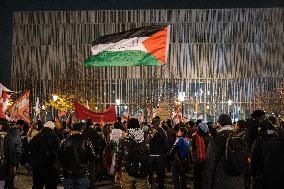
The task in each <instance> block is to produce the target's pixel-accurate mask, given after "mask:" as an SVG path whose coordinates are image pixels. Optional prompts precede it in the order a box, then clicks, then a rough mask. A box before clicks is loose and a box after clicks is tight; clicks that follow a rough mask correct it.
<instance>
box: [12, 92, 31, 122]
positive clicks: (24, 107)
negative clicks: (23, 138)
mask: <svg viewBox="0 0 284 189" xmlns="http://www.w3.org/2000/svg"><path fill="white" fill-rule="evenodd" d="M7 112H8V113H9V114H10V118H11V119H14V120H15V121H17V120H19V119H23V120H25V121H26V122H27V123H30V91H27V92H25V93H24V94H23V95H22V96H21V97H20V98H18V99H17V100H16V101H15V102H14V104H12V105H11V106H10V107H9V108H8V109H7Z"/></svg>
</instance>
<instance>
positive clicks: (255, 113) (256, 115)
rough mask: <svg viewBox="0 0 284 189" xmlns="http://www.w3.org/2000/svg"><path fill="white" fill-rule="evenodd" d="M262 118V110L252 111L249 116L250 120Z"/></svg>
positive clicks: (263, 113)
mask: <svg viewBox="0 0 284 189" xmlns="http://www.w3.org/2000/svg"><path fill="white" fill-rule="evenodd" d="M262 116H265V112H264V111H263V110H254V111H253V112H252V114H251V117H252V118H260V117H262Z"/></svg>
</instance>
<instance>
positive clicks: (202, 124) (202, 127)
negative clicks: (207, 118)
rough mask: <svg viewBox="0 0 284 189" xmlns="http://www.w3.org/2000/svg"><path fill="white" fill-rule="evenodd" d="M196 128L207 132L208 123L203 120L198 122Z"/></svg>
mask: <svg viewBox="0 0 284 189" xmlns="http://www.w3.org/2000/svg"><path fill="white" fill-rule="evenodd" d="M198 128H199V129H200V130H202V131H203V132H204V133H207V132H208V131H209V128H208V125H207V124H206V123H204V122H201V123H199V124H198Z"/></svg>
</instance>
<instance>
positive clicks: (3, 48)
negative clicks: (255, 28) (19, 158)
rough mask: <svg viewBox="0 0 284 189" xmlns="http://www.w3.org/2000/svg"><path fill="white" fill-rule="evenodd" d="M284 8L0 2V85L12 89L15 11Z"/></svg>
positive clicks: (169, 1)
mask: <svg viewBox="0 0 284 189" xmlns="http://www.w3.org/2000/svg"><path fill="white" fill-rule="evenodd" d="M283 5H284V1H283V0H231V1H230V0H0V82H1V83H2V84H4V85H5V86H7V87H8V88H9V87H10V79H11V78H10V77H11V74H10V72H11V62H12V39H13V36H12V34H13V17H12V16H13V12H14V11H36V10H54V11H58V10H100V9H101V10H110V9H207V8H267V7H283ZM90 43H91V41H90Z"/></svg>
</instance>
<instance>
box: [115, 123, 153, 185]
mask: <svg viewBox="0 0 284 189" xmlns="http://www.w3.org/2000/svg"><path fill="white" fill-rule="evenodd" d="M127 132H128V135H127V136H126V137H125V138H123V139H122V140H121V141H120V143H119V147H118V151H117V158H116V163H115V171H116V173H121V174H122V175H121V184H122V188H124V189H133V188H139V189H145V188H149V186H148V182H147V176H148V174H149V169H150V165H149V153H150V151H149V143H148V141H147V140H145V139H144V132H143V131H142V129H141V128H140V126H139V121H138V120H137V119H135V118H131V119H130V120H129V121H128V129H127ZM117 176H118V175H117Z"/></svg>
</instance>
